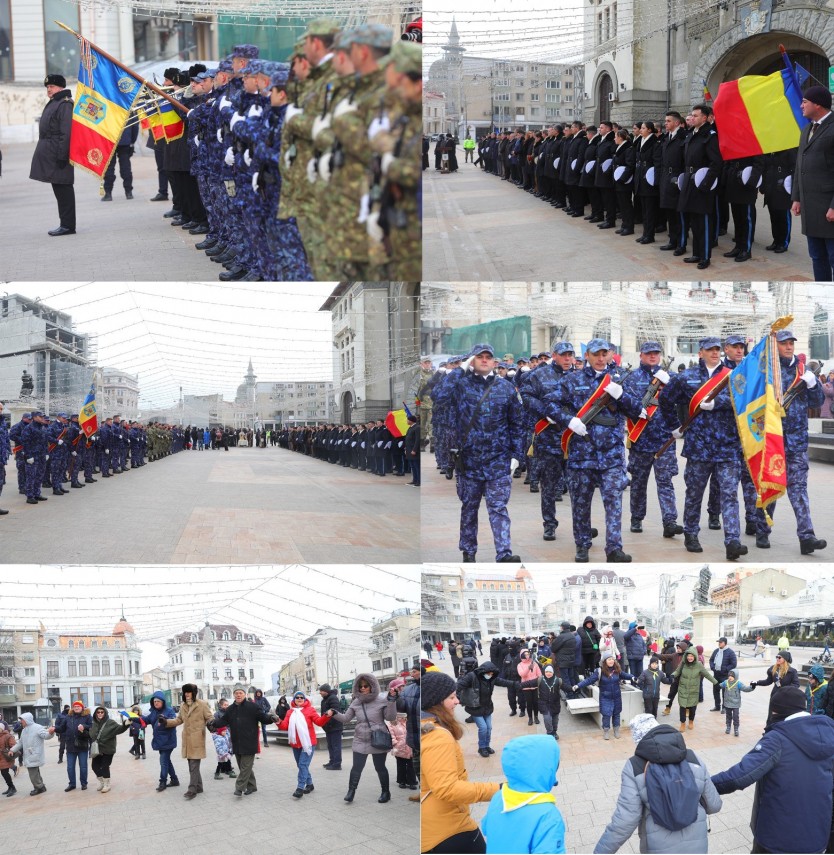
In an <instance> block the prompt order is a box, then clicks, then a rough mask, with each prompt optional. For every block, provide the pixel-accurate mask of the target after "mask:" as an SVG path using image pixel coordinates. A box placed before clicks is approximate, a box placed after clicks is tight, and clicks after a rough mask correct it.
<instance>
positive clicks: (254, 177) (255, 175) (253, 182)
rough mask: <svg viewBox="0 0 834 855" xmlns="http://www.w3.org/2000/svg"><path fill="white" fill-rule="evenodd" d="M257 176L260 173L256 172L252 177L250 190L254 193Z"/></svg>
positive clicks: (256, 186)
mask: <svg viewBox="0 0 834 855" xmlns="http://www.w3.org/2000/svg"><path fill="white" fill-rule="evenodd" d="M259 175H260V172H256V173H255V174H254V175H253V176H252V189H253V190H254V191H255V192H256V193H257V192H258V176H259Z"/></svg>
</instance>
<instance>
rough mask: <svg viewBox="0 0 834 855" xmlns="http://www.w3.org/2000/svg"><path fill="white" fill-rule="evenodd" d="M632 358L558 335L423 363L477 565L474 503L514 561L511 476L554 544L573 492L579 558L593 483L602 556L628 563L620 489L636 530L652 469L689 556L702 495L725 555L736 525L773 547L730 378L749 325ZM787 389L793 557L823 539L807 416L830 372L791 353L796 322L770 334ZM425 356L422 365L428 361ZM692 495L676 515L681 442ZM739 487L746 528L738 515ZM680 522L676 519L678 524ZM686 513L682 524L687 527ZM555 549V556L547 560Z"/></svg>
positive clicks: (605, 345)
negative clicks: (527, 353) (632, 362)
mask: <svg viewBox="0 0 834 855" xmlns="http://www.w3.org/2000/svg"><path fill="white" fill-rule="evenodd" d="M639 346H640V354H639V364H638V365H637V366H636V367H635V368H634V369H633V370H631V369H626V368H624V367H622V366H621V365H619V364H618V362H619V357H618V356H617V354H616V352H615V349H614V346H613V345H611V344H610V343H609V342H607V341H604V340H603V339H599V338H594V339H592V340H591V341H589V342H588V344H587V345H586V347H585V353H584V357H581V356H580V355H579V353H577V349H576V348H575V347H574V346H573V344H572V343H571V342H569V341H563V340H557V341H554V342H553V345H552V348H551V352H550V353H539V354H538V355H536V354H534V355H532V356H531V357H530V358H529V359H528V358H526V357H521V358H519V359H518V360H517V361H516V363H513V356H512V354H506V355H505V356H504V358H503V359H497V358H496V354H495V350H494V348H493V347H492V345H490V344H488V343H484V344H477V345H475V346H474V347H473V348H472V350H471V352H470V353H468V354H464V355H462V356H455V357H452V358H451V359H448V360H447V361H445V362H442V363H441V364H440V365H439V367H438V368H437V369H436V370H432V369H431V368H430V366H431V362H430V360H428V361H427V363H428V366H427V370H426V371H425V378H424V381H423V384H422V386H421V390H422V392H421V403H422V400H425V398H427V397H430V398H431V422H432V427H431V436H432V443H433V448H434V453H435V458H436V464H437V468H438V470H440V471H441V472H442V473H443V474H445V475H446V477H447V478H448V479H450V480H451V479H452V478H455V486H456V488H457V495H458V498H459V500H460V502H461V516H460V540H459V549H460V551H461V552H462V553H463V561H464V562H474V561H476V560H477V559H476V555H477V550H478V509H479V507H480V504H481V500H482V499H485V501H486V506H487V512H488V515H489V522H490V526H491V528H492V534H493V539H494V542H495V560H496V561H498V562H517V561H520V557H519V556H518V555H517V554H514V553H513V550H512V544H511V538H510V515H509V511H508V508H507V505H508V503H509V500H510V495H511V488H512V485H513V481H514V479H519V478H521V476H522V475H523V474H524V473H525V472H526V473H527V477H526V478H525V482H524V483H525V484H526V483H529V485H530V491H531V492H533V493H539V494H540V506H541V517H542V527H543V531H542V537H543V539H544V540H545V541H554V540H556V531H557V527H558V525H559V519H558V517H557V505H558V503H559V502H562V501H563V496H564V494H565V493H568V494H569V496H570V511H571V513H570V521H571V524H572V532H571V533H572V535H573V541H574V545H575V559H574V560H575V561H577V562H580V563H586V562H588V561H589V560H590V551H591V549H592V546H593V541H594V539H595V538H596V537H597V536H598V534H599V532H598V531H597V529H596V528H594V527H593V526H592V525H591V504H592V499H593V496H594V493H595V491H596V490H597V489H599V491H600V494H601V497H602V504H603V508H604V512H605V533H604V541H605V543H604V551H605V556H606V560H607V561H608V562H613V563H618V562H620V563H621V562H629V561H631V555H629V554H628V553H626V552H625V551H624V549H623V537H622V527H623V523H622V515H623V491H624V490H625V489H626V488H628V490H629V494H628V510H629V511H630V525H629V531H630V533H631V534H632V535H635V536H639V535H640V534H642V533H643V521H644V520H645V518H646V516H647V514H648V509H647V490H648V483H649V478H650V476H651V475H652V473H653V474H654V480H655V485H656V488H657V497H658V503H659V508H660V515H661V519H660V520H659V522H660V523H661V524H662V533H663V537H664V538H670V539H671V538H675V537H678V536H679V535H683V547H684V549H685V550H686V551H687V552H689V553H701V552H703V547H702V545H701V542H700V539H699V534H700V531H701V509H702V505H703V502H704V499H706V500H707V515H708V525H709V529H712V530H721V529H722V528H723V537H724V547H725V555H726V558H727V560H728V561H734V560H737V559H738V558H740V557H741V556H744V555H747V554H748V547H747V545H746V544H744V543H743V542H742V533H743V534H744V535H746V536H749V537H754V538H755V545H756V548H757V549H762V550H764V549H769V548H770V533H771V523H772V524H778V520H779V519H780V518H783V517H781V516H780V514H776V515H775V518H774V514H775V503H772V504H770V505H769V507H767V508H757V507H756V501H757V497H756V490H755V487H754V485H753V481H752V479H751V476H750V472H749V469H748V467H747V465H746V462H745V458H744V455H743V452H742V443H741V439H740V436H739V432H738V427H737V423H736V416H735V410H734V407H733V401H732V400H731V397H730V392H729V388H728V383H727V381H726V378H727V377H728V375H729V372H730V371H731V370H732V369H734V368H735V367H736V366H738V365H739V364H740V362H741V361H742V359H743V358H744V357H745V355H746V353H747V339H746V337H745V336H744V335H738V334H729V335H726V336H725V337H724V338H723V340H722V339H721V338H719V337H718V336H715V335H705V336H704V337H703V338H702V339H700V341H699V351H698V361H697V363H696V364H692V365H690V367H687V366H686V365H683V364H682V365H679V366H678V370H677V372H676V373H675V372H673V371H672V370H671V365H670V364H669V362H670V360H667V361H666V363H665V364H664V359H663V348H662V346H661V344H660V343H659V342H657V341H642V342H641V343H640V345H639ZM776 348H777V350H778V355H779V370H780V374H781V383H782V396H783V400H784V402H785V404H786V406H785V408H784V416H783V418H782V434H783V437H784V444H785V464H786V471H787V497H788V501H789V502H790V504H791V506H792V508H793V511H794V515H795V517H796V534H797V539H798V541H799V543H798V546H799V549H798V551H799V553H800V554H802V555H812V554H814V553H815V552H816V551H818V550H822V549H825V547H826V541H825V540H824V539H822V538H819V537H817V535H816V532H815V530H814V525H813V522H812V520H811V508H810V502H809V499H808V471H809V464H808V419H809V413H810V412H816V413H817V414H819V411H820V408H821V407H822V404H823V401H824V391H823V385H824V378H823V377H821V376H817V374H816V373H815V372H814V371H813V370H811V366H810V364H808V365H806V363H805V362H804V360H803V358H802V357H801V356H800V355H799V354H797V353H796V352H795V351H796V336H795V335H794V334H793V332H792V331H791V330H790V329H781V330H779V331H778V332H777V333H776ZM424 364H425V363H424ZM681 439H682V440H683V447H682V450H681V456H682V457H684V458H685V460H686V465H685V468H684V473H683V480H684V484H685V485H686V493H685V500H684V507H683V514H682V517H681V516H680V515H679V511H678V506H677V499H676V495H675V488H674V483H673V479H674V478H675V477H676V476H677V475H678V473H679V468H678V452H677V450H676V441H677V440H681ZM739 486H741V491H742V495H743V506H744V524H743V525H742V522H741V520H740V508H739V499H738V490H739ZM679 519H680V521H679ZM681 522H682V524H681ZM554 557H558V553H557V554H556V555H555V556H554Z"/></svg>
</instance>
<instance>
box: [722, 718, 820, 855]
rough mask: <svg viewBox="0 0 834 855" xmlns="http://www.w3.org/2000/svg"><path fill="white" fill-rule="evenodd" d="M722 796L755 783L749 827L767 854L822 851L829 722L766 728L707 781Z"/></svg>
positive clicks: (809, 720) (788, 722)
mask: <svg viewBox="0 0 834 855" xmlns="http://www.w3.org/2000/svg"><path fill="white" fill-rule="evenodd" d="M712 782H713V783H714V784H715V787H716V789H717V790H718V792H719V793H721V794H722V795H723V794H724V793H733V792H735V791H736V790H743V789H744V788H745V787H749V786H750V784H753V783H755V784H756V792H755V795H754V796H753V814H752V816H751V818H750V828H751V829H752V831H753V838H754V839H755V840H756V841H758V842H759V843H760V844H761V845H762V846H765V847H766V848H767V849H769V850H770V851H771V852H796V851H797V845H798V844H801V849H802V851H803V852H823V851H824V850H825V847H826V844H827V843H828V835H829V831H830V828H831V793H832V789H834V722H832V721H831V719H829V718H828V717H827V716H819V715H813V716H812V715H808V714H807V713H797V714H795V715H792V716H789V717H788V718H786V719H785V720H784V721H779V722H775V723H774V724H771V725H768V727H767V728H766V729H765V733H764V735H763V736H762V738H761V739H760V740H759V741H758V742H757V743H756V745H755V747H754V748H753V749H752V750H751V751H749V752H748V753H747V754H745V755H744V757H742V758H741V760H740V761H739V762H738V763H736V765H735V766H732V767H731V768H729V769H727V770H726V771H724V772H719V773H718V774H717V775H713V776H712Z"/></svg>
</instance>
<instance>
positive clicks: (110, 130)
mask: <svg viewBox="0 0 834 855" xmlns="http://www.w3.org/2000/svg"><path fill="white" fill-rule="evenodd" d="M141 88H142V85H141V83H140V82H139V81H138V80H137V79H136V78H135V77H131V75H129V74H127V73H126V72H125V71H123V70H122V69H121V68H119V67H118V66H117V65H115V64H114V63H113V62H111V61H110V60H109V59H105V58H104V57H103V56H102V55H101V54H100V53H99V52H98V51H97V50H96V49H95V48H94V47H92V45H90V43H89V42H85V41H82V43H81V65H80V67H79V69H78V86H77V87H76V90H75V109H74V110H73V111H72V132H71V134H70V162H71V163H72V164H74V165H75V166H78V167H80V168H81V169H86V170H87V171H88V172H92V173H93V174H94V175H98V176H99V178H101V177H102V176H103V175H104V173H105V171H106V170H107V166H108V164H109V163H110V159H111V158H112V157H113V152H114V151H115V150H116V146H117V145H118V143H119V137H121V135H122V132H123V131H124V128H125V125H126V124H127V120H128V118H129V116H130V111H131V108H132V107H133V102H134V101H135V100H136V98H137V96H138V95H139V90H140V89H141Z"/></svg>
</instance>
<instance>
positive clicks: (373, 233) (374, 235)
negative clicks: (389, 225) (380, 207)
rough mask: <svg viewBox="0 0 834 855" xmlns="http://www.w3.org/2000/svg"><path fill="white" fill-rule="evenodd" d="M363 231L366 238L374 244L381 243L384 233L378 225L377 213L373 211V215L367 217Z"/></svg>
mask: <svg viewBox="0 0 834 855" xmlns="http://www.w3.org/2000/svg"><path fill="white" fill-rule="evenodd" d="M365 230H366V231H367V232H368V237H369V238H370V239H371V240H372V241H374V242H375V243H382V239H383V238H384V237H385V232H384V231H382V226H380V224H379V211H374V212H373V214H369V215H368V219H367V222H366V223H365Z"/></svg>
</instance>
